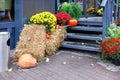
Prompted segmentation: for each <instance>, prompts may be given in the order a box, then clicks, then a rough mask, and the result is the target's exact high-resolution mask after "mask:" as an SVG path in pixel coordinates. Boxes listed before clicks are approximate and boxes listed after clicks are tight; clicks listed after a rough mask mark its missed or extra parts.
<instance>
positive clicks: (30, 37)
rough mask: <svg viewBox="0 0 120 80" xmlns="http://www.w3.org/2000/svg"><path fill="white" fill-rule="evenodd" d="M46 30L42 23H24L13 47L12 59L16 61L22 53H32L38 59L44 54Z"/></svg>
mask: <svg viewBox="0 0 120 80" xmlns="http://www.w3.org/2000/svg"><path fill="white" fill-rule="evenodd" d="M45 35H46V31H45V27H44V26H43V25H35V24H31V25H24V28H23V30H22V32H21V35H20V40H19V42H18V45H17V47H16V49H15V53H14V59H15V61H18V59H19V57H20V56H21V55H22V54H24V53H29V54H32V55H33V56H34V57H35V58H37V60H38V61H40V60H41V59H42V58H44V56H45V46H46V45H45V42H46V37H45Z"/></svg>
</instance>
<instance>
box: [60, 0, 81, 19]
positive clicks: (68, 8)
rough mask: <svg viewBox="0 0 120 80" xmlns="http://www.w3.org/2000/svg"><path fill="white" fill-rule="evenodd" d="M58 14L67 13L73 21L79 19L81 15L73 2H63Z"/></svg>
mask: <svg viewBox="0 0 120 80" xmlns="http://www.w3.org/2000/svg"><path fill="white" fill-rule="evenodd" d="M58 12H67V13H68V14H69V15H70V16H71V17H72V18H73V19H77V20H78V19H79V18H80V17H81V15H82V8H81V7H80V6H78V4H76V3H75V2H71V3H68V2H64V3H62V4H61V5H60V7H59V9H58Z"/></svg>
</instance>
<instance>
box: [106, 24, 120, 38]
mask: <svg viewBox="0 0 120 80" xmlns="http://www.w3.org/2000/svg"><path fill="white" fill-rule="evenodd" d="M106 38H120V27H119V26H116V25H115V24H114V23H113V24H111V25H110V27H108V28H107V29H106Z"/></svg>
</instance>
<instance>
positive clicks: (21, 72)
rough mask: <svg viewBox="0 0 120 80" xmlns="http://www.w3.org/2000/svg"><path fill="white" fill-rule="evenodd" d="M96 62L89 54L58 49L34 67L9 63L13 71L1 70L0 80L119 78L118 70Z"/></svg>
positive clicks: (119, 72) (117, 79)
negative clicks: (109, 68)
mask: <svg viewBox="0 0 120 80" xmlns="http://www.w3.org/2000/svg"><path fill="white" fill-rule="evenodd" d="M97 62H98V60H97V59H95V58H92V57H90V56H82V55H76V53H75V52H71V51H59V52H58V53H57V55H54V56H51V57H50V62H46V61H42V62H41V63H39V64H38V65H37V66H36V67H35V68H30V69H20V68H19V67H18V66H16V64H11V67H12V68H13V71H10V72H1V73H0V80H120V76H119V75H120V71H117V72H112V71H110V70H107V69H106V68H105V67H103V66H101V65H99V64H97Z"/></svg>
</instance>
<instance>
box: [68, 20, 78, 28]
mask: <svg viewBox="0 0 120 80" xmlns="http://www.w3.org/2000/svg"><path fill="white" fill-rule="evenodd" d="M77 24H78V21H77V20H76V19H72V20H69V22H68V25H69V26H76V25H77Z"/></svg>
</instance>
